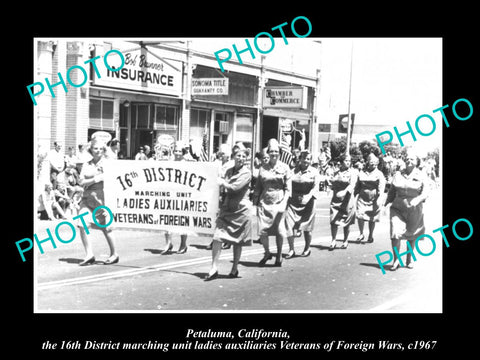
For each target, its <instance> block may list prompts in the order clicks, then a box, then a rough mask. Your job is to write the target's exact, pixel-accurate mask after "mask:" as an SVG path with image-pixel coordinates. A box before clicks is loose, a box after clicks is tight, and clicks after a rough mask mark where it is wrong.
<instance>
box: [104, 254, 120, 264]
mask: <svg viewBox="0 0 480 360" xmlns="http://www.w3.org/2000/svg"><path fill="white" fill-rule="evenodd" d="M119 260H120V256H118V255H117V256H115V257H114V258H113V259H112V257H111V256H110V257H109V258H108V259H107V260H106V261H105V262H104V264H105V265H112V264H116V263H118V261H119Z"/></svg>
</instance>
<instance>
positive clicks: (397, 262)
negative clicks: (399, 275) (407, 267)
mask: <svg viewBox="0 0 480 360" xmlns="http://www.w3.org/2000/svg"><path fill="white" fill-rule="evenodd" d="M399 265H400V262H399V261H398V260H396V261H395V262H394V263H393V265H392V267H391V268H390V271H395V270H397V269H398V266H399Z"/></svg>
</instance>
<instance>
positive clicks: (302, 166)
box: [285, 150, 320, 259]
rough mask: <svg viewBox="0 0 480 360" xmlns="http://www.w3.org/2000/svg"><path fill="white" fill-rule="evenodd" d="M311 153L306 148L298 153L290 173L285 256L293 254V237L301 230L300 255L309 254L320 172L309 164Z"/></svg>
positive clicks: (289, 256) (288, 256)
mask: <svg viewBox="0 0 480 360" xmlns="http://www.w3.org/2000/svg"><path fill="white" fill-rule="evenodd" d="M311 163H312V154H310V152H309V151H308V150H304V151H302V152H301V153H300V158H299V163H298V164H297V166H296V167H295V169H294V170H293V174H292V195H291V196H290V199H289V200H288V203H287V213H286V216H285V226H286V229H287V236H288V245H289V248H290V251H289V253H288V255H287V256H286V257H285V258H286V259H290V258H292V257H293V256H295V249H294V239H295V236H297V233H300V234H301V232H302V231H303V235H304V236H305V247H304V249H303V253H302V256H309V255H310V251H311V250H310V242H311V240H312V230H313V227H314V223H315V203H316V200H317V198H318V192H319V187H320V174H319V172H318V170H317V169H315V168H314V167H313V166H311Z"/></svg>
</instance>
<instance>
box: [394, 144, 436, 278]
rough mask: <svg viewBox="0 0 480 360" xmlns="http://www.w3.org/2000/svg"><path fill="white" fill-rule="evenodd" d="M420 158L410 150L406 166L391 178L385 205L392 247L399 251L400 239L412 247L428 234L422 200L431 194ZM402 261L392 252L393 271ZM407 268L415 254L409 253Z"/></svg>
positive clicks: (409, 266) (410, 266)
mask: <svg viewBox="0 0 480 360" xmlns="http://www.w3.org/2000/svg"><path fill="white" fill-rule="evenodd" d="M419 162H420V159H419V157H418V156H417V154H416V153H415V152H414V151H413V150H412V149H409V150H407V156H406V161H405V168H404V169H402V170H398V171H397V172H396V173H395V174H394V175H393V179H392V184H391V186H390V189H389V191H388V195H387V199H386V200H385V206H387V205H388V204H390V203H391V206H390V239H391V240H392V249H394V250H395V248H396V249H397V251H398V252H400V241H401V240H403V239H406V240H407V241H408V244H407V245H409V246H410V248H411V249H413V248H414V246H415V240H416V239H417V237H419V236H420V235H423V234H424V233H425V225H424V222H423V202H424V201H425V200H426V199H427V197H428V190H429V187H428V179H427V177H426V175H425V173H423V172H422V171H421V170H420V169H419V168H418V165H419ZM398 265H399V260H398V257H397V254H396V252H395V251H393V265H392V267H391V268H390V270H391V271H395V270H397V268H398ZM406 266H407V268H410V269H411V268H413V262H412V254H411V252H408V253H407V261H406Z"/></svg>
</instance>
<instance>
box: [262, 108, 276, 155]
mask: <svg viewBox="0 0 480 360" xmlns="http://www.w3.org/2000/svg"><path fill="white" fill-rule="evenodd" d="M261 127H262V131H261V134H262V147H261V148H262V149H263V148H265V147H267V145H268V140H270V139H272V138H275V139H278V117H276V116H265V115H264V116H263V121H262V126H261Z"/></svg>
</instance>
